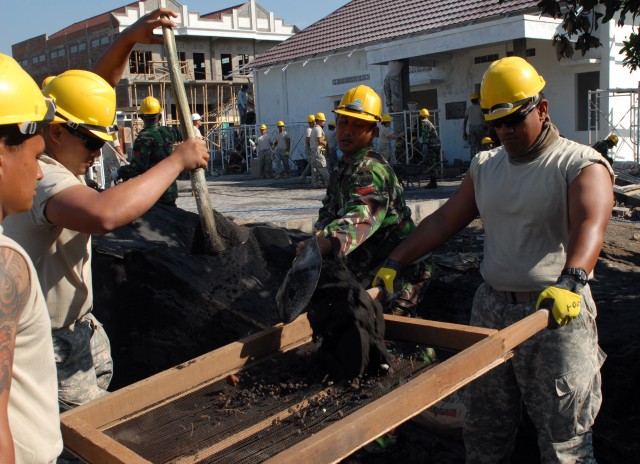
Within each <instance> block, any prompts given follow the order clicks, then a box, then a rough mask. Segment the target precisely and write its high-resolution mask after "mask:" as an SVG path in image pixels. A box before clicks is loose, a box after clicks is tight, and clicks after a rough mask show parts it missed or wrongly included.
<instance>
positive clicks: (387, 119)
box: [382, 113, 391, 122]
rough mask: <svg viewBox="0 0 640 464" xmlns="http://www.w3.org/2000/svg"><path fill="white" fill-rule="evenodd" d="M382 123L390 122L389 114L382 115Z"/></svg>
mask: <svg viewBox="0 0 640 464" xmlns="http://www.w3.org/2000/svg"><path fill="white" fill-rule="evenodd" d="M382 122H391V115H390V114H389V113H387V114H383V115H382Z"/></svg>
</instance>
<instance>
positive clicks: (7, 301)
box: [0, 54, 62, 463]
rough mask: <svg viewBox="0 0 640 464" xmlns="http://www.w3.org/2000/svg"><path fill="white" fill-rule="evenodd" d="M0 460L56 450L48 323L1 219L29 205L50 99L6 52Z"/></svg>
mask: <svg viewBox="0 0 640 464" xmlns="http://www.w3.org/2000/svg"><path fill="white" fill-rule="evenodd" d="M0 100H2V106H1V107H0V166H2V176H0V210H1V211H2V214H1V215H0V281H1V282H2V287H3V292H2V294H3V295H2V304H0V327H1V328H2V330H1V331H0V333H1V334H2V335H0V352H1V353H2V355H1V356H0V456H1V458H0V460H1V461H2V462H11V463H13V462H16V463H25V462H55V461H56V458H57V457H58V455H59V454H60V452H61V451H62V435H61V434H60V418H59V414H58V386H57V384H56V366H55V361H54V355H53V342H52V339H51V322H50V321H49V313H48V312H47V306H46V303H45V299H44V296H43V295H42V290H41V288H40V282H39V280H38V274H37V273H36V271H35V269H34V267H33V263H32V261H31V258H30V257H29V255H28V254H27V253H26V252H25V250H24V249H23V248H22V247H20V246H19V245H18V244H17V243H16V242H15V241H14V240H12V239H10V238H9V237H8V236H6V235H4V234H3V232H2V226H3V225H4V224H3V222H6V219H7V218H11V217H14V216H13V215H16V214H20V213H24V212H25V211H29V209H30V208H31V206H32V204H33V192H34V191H35V189H36V183H37V181H38V180H40V179H41V178H42V170H41V169H40V166H39V164H38V157H39V156H40V154H41V153H42V150H43V149H44V142H43V140H42V136H41V135H40V127H41V126H42V125H44V124H46V123H48V122H49V121H51V120H52V119H53V116H54V113H55V106H54V105H53V102H52V101H50V100H47V99H45V98H44V96H43V95H42V92H41V91H40V88H39V87H38V85H37V84H36V83H35V82H34V81H33V79H32V78H31V77H29V75H28V74H27V73H26V72H25V71H24V70H23V69H22V68H21V67H20V65H19V64H18V63H17V62H16V61H15V60H14V59H13V58H11V57H9V56H7V55H4V54H0Z"/></svg>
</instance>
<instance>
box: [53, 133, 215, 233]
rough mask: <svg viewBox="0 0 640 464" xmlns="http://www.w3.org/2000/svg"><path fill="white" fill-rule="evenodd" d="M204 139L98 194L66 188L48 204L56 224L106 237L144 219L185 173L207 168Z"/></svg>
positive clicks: (185, 144) (185, 145)
mask: <svg viewBox="0 0 640 464" xmlns="http://www.w3.org/2000/svg"><path fill="white" fill-rule="evenodd" d="M208 159H209V153H208V152H207V148H206V146H205V144H204V140H202V139H198V138H189V139H187V140H186V141H185V142H183V143H182V144H180V145H179V146H178V148H177V149H176V150H175V151H174V152H173V153H172V154H171V156H169V157H168V158H165V159H164V160H162V161H161V162H159V163H158V164H156V165H155V166H153V167H152V168H151V169H149V170H148V171H146V172H145V173H143V174H141V175H139V176H136V177H135V178H133V179H131V180H128V181H127V182H123V183H121V184H118V185H116V186H115V187H111V188H108V189H107V190H104V191H102V192H98V191H96V190H93V189H91V188H89V187H86V186H84V185H77V186H74V187H70V188H68V189H65V190H64V191H62V192H60V193H58V194H56V195H55V196H53V197H52V198H50V199H49V201H47V206H46V207H45V214H46V216H47V219H48V220H49V221H51V222H52V223H54V224H57V225H59V226H62V227H65V228H67V229H71V230H75V231H78V232H85V233H89V234H95V235H100V234H105V233H107V232H111V231H112V230H115V229H117V228H118V227H122V226H123V225H125V224H128V223H129V222H131V221H133V220H134V219H136V218H138V217H140V216H141V215H142V214H144V213H145V212H146V211H148V210H149V208H151V207H152V206H153V204H154V203H155V202H156V201H157V200H158V199H159V198H160V196H161V195H162V193H163V192H164V191H165V190H166V189H167V188H168V187H169V185H171V183H172V182H173V181H174V180H175V179H176V177H178V175H179V174H180V173H181V172H182V171H184V170H193V169H195V168H197V167H203V168H206V167H207V161H208Z"/></svg>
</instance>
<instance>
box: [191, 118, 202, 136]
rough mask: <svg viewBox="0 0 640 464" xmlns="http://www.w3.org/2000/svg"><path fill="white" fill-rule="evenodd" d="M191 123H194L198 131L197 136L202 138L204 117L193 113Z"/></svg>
mask: <svg viewBox="0 0 640 464" xmlns="http://www.w3.org/2000/svg"><path fill="white" fill-rule="evenodd" d="M191 121H192V122H193V127H195V129H196V135H198V136H201V135H202V130H201V129H200V128H201V127H202V116H200V114H199V113H193V114H192V115H191Z"/></svg>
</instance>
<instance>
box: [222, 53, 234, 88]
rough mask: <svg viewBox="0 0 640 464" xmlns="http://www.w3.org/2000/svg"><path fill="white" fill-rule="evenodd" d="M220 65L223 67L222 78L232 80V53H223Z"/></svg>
mask: <svg viewBox="0 0 640 464" xmlns="http://www.w3.org/2000/svg"><path fill="white" fill-rule="evenodd" d="M220 66H221V68H222V80H224V81H230V80H231V79H232V77H231V73H232V72H233V64H232V63H231V55H229V54H227V53H223V54H222V55H220Z"/></svg>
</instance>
